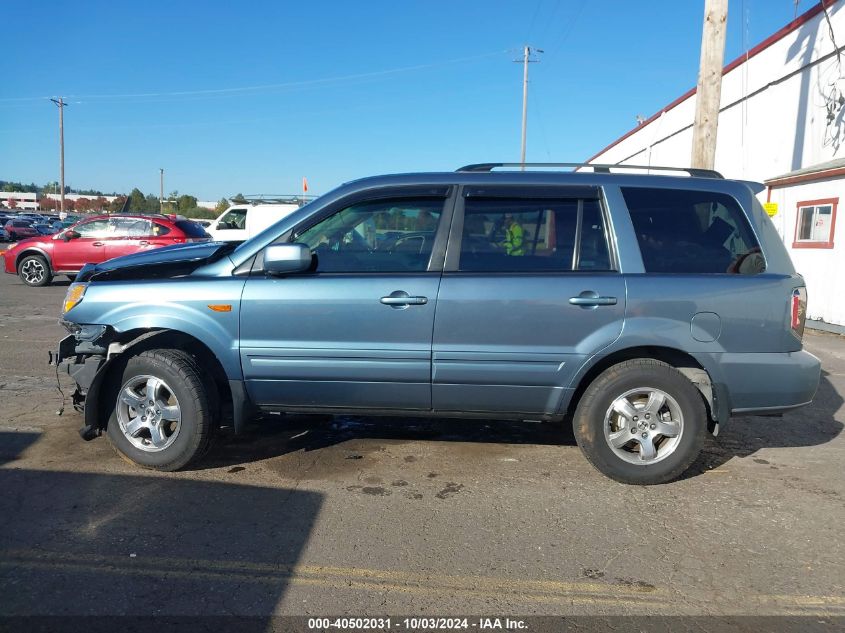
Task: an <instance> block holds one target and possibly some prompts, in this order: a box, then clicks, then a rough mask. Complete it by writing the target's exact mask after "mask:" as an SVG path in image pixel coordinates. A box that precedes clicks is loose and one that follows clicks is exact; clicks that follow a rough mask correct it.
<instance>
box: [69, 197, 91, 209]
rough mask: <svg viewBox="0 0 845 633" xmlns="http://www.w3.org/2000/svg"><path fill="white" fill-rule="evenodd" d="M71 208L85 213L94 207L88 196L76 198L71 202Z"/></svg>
mask: <svg viewBox="0 0 845 633" xmlns="http://www.w3.org/2000/svg"><path fill="white" fill-rule="evenodd" d="M73 208H74V209H75V210H77V211H81V212H82V213H87V212H88V211H91V210H92V209H93V208H94V205H93V203H92V201H91V200H90V199H89V198H77V199H76V202H74V203H73Z"/></svg>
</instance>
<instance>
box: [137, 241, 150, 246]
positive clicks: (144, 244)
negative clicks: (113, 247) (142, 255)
mask: <svg viewBox="0 0 845 633" xmlns="http://www.w3.org/2000/svg"><path fill="white" fill-rule="evenodd" d="M138 244H139V245H140V246H149V245H150V243H149V242H148V241H147V240H141V241H140V242H138Z"/></svg>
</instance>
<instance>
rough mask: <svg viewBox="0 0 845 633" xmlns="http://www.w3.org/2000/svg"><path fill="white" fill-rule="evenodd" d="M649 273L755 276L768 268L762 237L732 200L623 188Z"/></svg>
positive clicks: (676, 191) (711, 195)
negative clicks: (759, 241) (763, 251)
mask: <svg viewBox="0 0 845 633" xmlns="http://www.w3.org/2000/svg"><path fill="white" fill-rule="evenodd" d="M622 195H623V196H624V197H625V204H626V205H627V206H628V210H629V211H630V213H631V221H632V222H633V224H634V231H635V232H636V234H637V240H638V242H639V246H640V252H641V253H642V257H643V264H644V266H645V270H646V272H649V273H727V274H745V275H753V274H756V273H761V272H763V271H764V270H765V269H766V264H765V260H764V258H763V255H762V253H761V251H760V245H759V243H758V242H757V238H756V237H755V236H754V233H752V231H751V227H750V226H749V224H748V220H747V218H746V217H745V213H744V212H743V211H742V208H741V207H740V206H739V203H738V202H737V201H736V200H735V199H734V198H733V197H731V196H729V195H727V194H723V193H716V192H712V191H688V190H683V189H655V188H647V187H623V188H622Z"/></svg>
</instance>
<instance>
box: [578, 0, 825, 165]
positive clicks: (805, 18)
mask: <svg viewBox="0 0 845 633" xmlns="http://www.w3.org/2000/svg"><path fill="white" fill-rule="evenodd" d="M837 1H838V0H820V1H819V3H818V4H817V5H816V6H814V7H813V8H812V9H809V10H807V11H805V12H804V13H802V14H801V15H799V16H798V17H797V18H795V19H794V20H792V22H790V23H789V24H787V25H786V26H785V27H783V28H782V29H781V30H779V31H777V32H775V33H773V34H772V35H770V36H769V37H767V38H766V39H764V40H763V41H762V42H760V43H759V44H757V46H755V47H754V48H752V49H751V50H749V51H748V52H747V53H743V54H742V55H740V56H739V57H737V58H736V59H735V60H733V61H732V62H730V63H729V64H728V65H727V66H725V67H724V68H723V69H722V76H723V77H724V76H725V75H727V74H728V73H729V72H731V71H732V70H734V69H735V68H737V67H738V66H741V65H742V64H743V63H744V62H746V61H748V60H749V59H751V58H752V57H754V56H755V55H757V54H758V53H761V52H763V51H764V50H766V49H767V48H769V46H771V45H772V44H774V43H775V42H778V41H780V40H782V39H783V38H784V37H786V36H787V35H789V34H790V33H792V32H793V31H795V30H796V29H798V28H799V27H800V26H802V25H804V24H806V23H807V22H809V21H810V20H812V19H813V18H814V17H816V16H817V15H818V14H819V13H821V12H822V10H823V9H824V7H831V6H833V5H834V4H836V2H837ZM695 93H696V87H695V86H693V87H692V88H690V89H689V90H688V91H687V92H685V93H684V94H682V95H681V96H680V97H678V98H677V99H675V100H674V101H673V102H672V103H670V104H669V105H667V106H665V107H664V108H662V109H661V110H659V111H658V112H656V113H655V114H653V115H651V116H650V117H649V118H647V119H646V120H645V121H643V122H642V123H640V124H639V125H637V126H636V127H635V128H633V129H631V130H629V131H628V132H626V133H625V134H624V135H623V136H620V137H619V138H618V139H616V140H615V141H613V142H612V143H611V144H610V145H608V146H607V147H605V148H604V149H603V150H601V151H599V152H597V153H595V154H593V156H591V157H590V158H588V159H587V160H586V161H584V162H586V163H590V162H592V161H594V160H595V159H596V158H598V157H599V156H601V155H602V154H604V153H605V152H606V151H607V150H609V149H610V148H612V147H615V146H616V145H618V144H619V143H621V142H622V141H624V140H625V139H626V138H628V137H629V136H631V135H632V134H633V133H634V132H636V131H637V130H639V129H640V128H642V127H645V126H646V125H648V124H649V123H652V122H654V121H655V120H657V119H658V118H659V117H660V115H661V114H663V113H664V112H668V111H669V110H671V109H672V108H674V107H676V106H678V105H680V104H681V103H683V102H684V101H686V100H687V99H689V98H690V97H691V96H693V95H694V94H695Z"/></svg>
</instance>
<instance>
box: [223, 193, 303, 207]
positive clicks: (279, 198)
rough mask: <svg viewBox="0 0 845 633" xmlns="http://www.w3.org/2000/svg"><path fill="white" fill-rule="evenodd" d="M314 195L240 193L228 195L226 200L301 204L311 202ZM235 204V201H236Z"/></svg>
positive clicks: (252, 202) (250, 202)
mask: <svg viewBox="0 0 845 633" xmlns="http://www.w3.org/2000/svg"><path fill="white" fill-rule="evenodd" d="M315 198H316V196H304V195H302V194H288V193H251V194H249V195H246V196H244V195H242V196H240V197H238V196H230V197H229V198H228V200H229V201H230V202H234V201H235V199H237V200H238V201H240V200H245V201H246V202H247V203H248V204H261V203H271V204H272V203H276V204H298V205H299V206H302V205H303V204H305V203H306V202H311V200H314V199H315ZM236 204H237V203H236Z"/></svg>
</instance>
